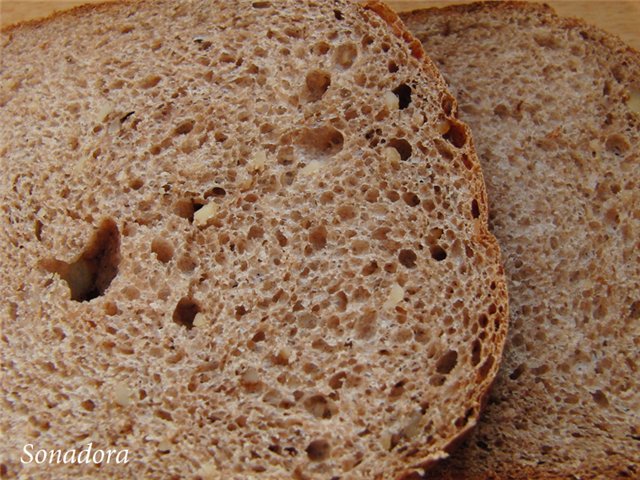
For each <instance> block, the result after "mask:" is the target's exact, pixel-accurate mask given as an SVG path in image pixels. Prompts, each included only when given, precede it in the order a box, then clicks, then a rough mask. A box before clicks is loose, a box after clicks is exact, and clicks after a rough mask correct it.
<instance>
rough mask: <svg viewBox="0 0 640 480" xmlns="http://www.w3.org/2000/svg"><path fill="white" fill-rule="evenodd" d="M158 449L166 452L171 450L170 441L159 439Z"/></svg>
mask: <svg viewBox="0 0 640 480" xmlns="http://www.w3.org/2000/svg"><path fill="white" fill-rule="evenodd" d="M158 450H159V451H161V452H168V451H169V450H171V442H170V441H169V440H167V439H165V440H161V441H160V443H158Z"/></svg>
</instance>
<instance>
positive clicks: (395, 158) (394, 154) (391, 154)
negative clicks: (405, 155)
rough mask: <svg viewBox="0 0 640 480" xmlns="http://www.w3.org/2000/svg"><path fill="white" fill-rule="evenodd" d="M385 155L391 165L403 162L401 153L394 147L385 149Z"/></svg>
mask: <svg viewBox="0 0 640 480" xmlns="http://www.w3.org/2000/svg"><path fill="white" fill-rule="evenodd" d="M384 155H385V158H386V159H387V160H388V161H389V162H391V163H395V162H399V161H400V160H402V157H401V156H400V152H398V150H396V149H395V148H393V147H387V148H385V149H384Z"/></svg>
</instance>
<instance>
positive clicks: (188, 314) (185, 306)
mask: <svg viewBox="0 0 640 480" xmlns="http://www.w3.org/2000/svg"><path fill="white" fill-rule="evenodd" d="M198 313H200V305H198V303H197V302H196V301H195V300H193V299H191V298H189V297H182V298H181V299H180V301H179V302H178V305H176V308H175V310H174V311H173V321H174V322H176V323H177V324H178V325H181V326H183V327H186V328H187V330H191V329H192V328H193V321H194V319H195V318H196V315H197V314H198Z"/></svg>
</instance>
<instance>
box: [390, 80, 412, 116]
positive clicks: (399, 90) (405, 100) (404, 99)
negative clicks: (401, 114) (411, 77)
mask: <svg viewBox="0 0 640 480" xmlns="http://www.w3.org/2000/svg"><path fill="white" fill-rule="evenodd" d="M393 93H395V95H396V97H398V107H399V108H400V110H404V109H405V108H407V107H408V106H409V105H410V104H411V87H410V86H409V85H407V84H406V83H401V84H400V85H398V86H397V87H396V88H394V89H393Z"/></svg>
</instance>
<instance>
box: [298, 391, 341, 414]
mask: <svg viewBox="0 0 640 480" xmlns="http://www.w3.org/2000/svg"><path fill="white" fill-rule="evenodd" d="M304 408H306V409H307V411H308V412H309V413H310V414H311V415H313V416H314V417H316V418H322V419H329V418H331V417H333V416H334V415H335V414H336V413H337V412H338V408H337V406H336V404H335V403H334V402H332V401H331V400H329V399H327V398H326V397H325V396H324V395H313V396H311V397H309V398H307V399H306V400H305V401H304Z"/></svg>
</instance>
